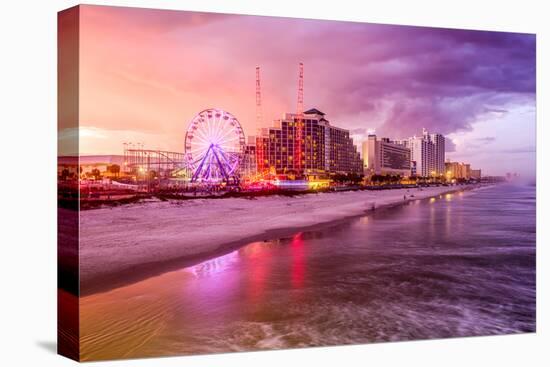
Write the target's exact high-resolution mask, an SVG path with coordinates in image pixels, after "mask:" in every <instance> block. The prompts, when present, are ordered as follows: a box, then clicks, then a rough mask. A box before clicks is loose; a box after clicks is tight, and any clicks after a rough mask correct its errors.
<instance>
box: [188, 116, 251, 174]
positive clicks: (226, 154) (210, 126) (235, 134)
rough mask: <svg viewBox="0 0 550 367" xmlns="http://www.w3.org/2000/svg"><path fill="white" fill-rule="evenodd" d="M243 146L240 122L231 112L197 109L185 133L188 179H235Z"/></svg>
mask: <svg viewBox="0 0 550 367" xmlns="http://www.w3.org/2000/svg"><path fill="white" fill-rule="evenodd" d="M244 149H245V136H244V132H243V129H242V127H241V124H240V123H239V121H238V120H237V118H235V116H233V115H232V114H231V113H229V112H227V111H224V110H221V109H215V108H209V109H206V110H204V111H201V112H199V113H198V114H197V115H196V116H195V117H194V118H193V119H192V120H191V123H190V124H189V127H188V129H187V133H186V134H185V161H186V164H187V165H188V166H189V167H190V168H191V171H192V172H193V175H192V177H191V182H206V183H218V182H221V181H225V182H230V181H238V179H237V173H238V168H239V163H240V161H241V159H242V156H243V154H244Z"/></svg>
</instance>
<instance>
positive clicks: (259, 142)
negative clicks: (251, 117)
mask: <svg viewBox="0 0 550 367" xmlns="http://www.w3.org/2000/svg"><path fill="white" fill-rule="evenodd" d="M297 124H298V116H297V115H296V114H291V113H287V114H286V115H285V117H284V118H283V119H280V120H276V121H275V123H274V126H273V127H270V128H264V129H261V131H260V133H259V134H258V136H257V137H256V147H255V150H256V160H257V169H258V171H259V172H271V173H275V174H298V175H305V176H327V175H331V174H349V173H355V174H362V173H363V161H362V159H361V157H360V155H359V152H358V151H357V147H356V146H355V145H354V144H353V140H352V138H351V137H350V133H349V130H345V129H341V128H339V127H336V126H332V125H331V124H330V122H329V121H328V120H327V119H326V118H325V114H324V113H323V112H321V111H319V110H317V109H315V108H312V109H310V110H308V111H305V112H304V116H303V119H302V124H303V137H302V144H301V156H302V161H301V162H298V163H297V162H296V155H295V152H294V150H295V149H296V144H295V136H296V126H297Z"/></svg>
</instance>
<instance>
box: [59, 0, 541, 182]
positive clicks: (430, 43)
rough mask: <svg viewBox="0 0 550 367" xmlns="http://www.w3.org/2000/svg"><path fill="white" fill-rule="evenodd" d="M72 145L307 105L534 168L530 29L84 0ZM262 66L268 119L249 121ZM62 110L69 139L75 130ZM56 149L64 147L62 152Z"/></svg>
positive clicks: (143, 138)
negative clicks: (438, 136) (427, 134)
mask: <svg viewBox="0 0 550 367" xmlns="http://www.w3.org/2000/svg"><path fill="white" fill-rule="evenodd" d="M80 9H81V16H80V29H81V34H80V111H79V112H80V151H81V153H82V154H121V153H122V143H123V142H127V141H133V142H143V143H145V147H146V148H151V149H165V150H172V151H183V145H184V144H183V141H184V135H185V131H186V129H187V125H188V123H189V121H190V120H191V118H192V117H193V116H194V115H195V114H196V113H197V112H199V111H201V110H203V109H205V108H209V107H217V108H222V109H225V110H227V111H229V112H231V113H232V114H234V115H235V116H236V117H237V118H238V119H239V121H240V122H241V124H242V125H243V128H244V130H245V133H246V135H255V134H256V129H257V128H258V127H267V126H271V125H272V122H273V120H274V119H276V118H280V117H281V116H282V115H283V114H284V113H285V112H295V109H296V89H297V73H298V63H299V62H303V63H304V68H305V73H304V80H305V83H304V84H305V88H304V89H305V92H304V101H305V108H306V109H308V108H312V107H315V108H317V109H319V110H321V111H323V112H325V113H326V114H327V119H328V120H330V121H331V123H332V124H334V125H335V126H339V127H343V128H346V129H349V130H350V131H351V132H352V135H353V137H354V141H355V144H357V145H358V146H360V144H361V142H362V140H363V139H364V138H366V136H367V134H368V133H369V132H375V133H376V134H377V135H378V136H381V137H390V138H404V137H407V136H412V135H415V134H416V135H420V134H421V132H422V128H423V127H425V128H426V129H428V130H429V131H431V132H439V133H442V134H444V135H446V136H447V142H448V144H447V145H448V149H447V150H448V152H447V157H448V158H450V159H452V160H457V161H465V162H468V163H471V165H472V167H474V168H481V169H482V170H483V172H484V174H504V173H506V172H519V173H520V174H522V175H523V176H532V175H534V173H535V143H536V139H535V130H536V111H535V101H536V99H535V90H536V86H535V35H531V34H517V33H506V32H488V31H469V30H451V29H443V28H427V27H410V26H394V25H379V24H366V23H355V22H340V21H338V22H337V21H324V20H306V19H291V18H277V17H263V16H262V17H260V16H242V15H224V14H213V13H197V12H183V11H167V10H152V9H137V8H121V7H103V6H88V5H84V6H82V5H81V6H80ZM256 66H260V68H261V79H262V80H261V81H262V102H263V126H256V122H255V67H256ZM67 125H68V124H64V122H63V121H61V124H60V128H61V129H62V131H60V134H61V140H60V146H62V145H63V137H68V136H74V131H70V130H65V131H63V127H64V126H67ZM61 153H62V151H61Z"/></svg>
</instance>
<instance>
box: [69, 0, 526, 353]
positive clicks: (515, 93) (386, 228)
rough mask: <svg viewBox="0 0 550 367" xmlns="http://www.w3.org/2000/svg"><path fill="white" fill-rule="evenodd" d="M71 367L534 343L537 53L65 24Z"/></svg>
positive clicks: (118, 23) (326, 26)
mask: <svg viewBox="0 0 550 367" xmlns="http://www.w3.org/2000/svg"><path fill="white" fill-rule="evenodd" d="M58 37H59V39H58V47H59V49H58V50H59V51H58V56H59V58H58V67H59V70H58V78H59V79H58V81H59V83H58V93H59V95H58V101H59V102H58V103H59V106H58V111H59V119H58V304H59V307H58V350H59V353H60V354H62V355H64V356H67V357H69V358H72V359H75V360H78V361H96V360H106V359H122V358H142V357H156V356H174V355H190V354H204V353H223V352H236V351H257V350H272V349H286V348H302V347H318V346H333V345H344V344H364V343H377V342H390V341H407V340H421V339H434V338H452V337H465V336H481V335H500V334H515V333H529V332H534V331H535V325H536V323H535V321H536V320H535V310H536V308H535V301H536V299H535V298H536V297H535V255H536V249H535V208H536V204H535V199H536V196H535V192H536V185H535V125H536V124H535V121H536V103H535V92H536V91H535V89H536V88H535V51H536V38H535V35H534V34H519V33H509V32H495V31H476V30H462V29H444V28H429V27H417V26H415V27H413V26H401V25H382V24H369V23H359V22H344V21H330V20H313V19H294V18H282V17H266V16H252V15H232V14H216V13H201V12H188V11H169V10H154V9H138V8H124V7H108V6H93V5H80V6H76V7H73V8H70V9H67V10H63V11H61V12H60V13H59V15H58Z"/></svg>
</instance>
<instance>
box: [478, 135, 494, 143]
mask: <svg viewBox="0 0 550 367" xmlns="http://www.w3.org/2000/svg"><path fill="white" fill-rule="evenodd" d="M495 140H496V138H495V137H494V136H485V137H482V138H476V141H479V142H482V143H491V142H493V141H495Z"/></svg>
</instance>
